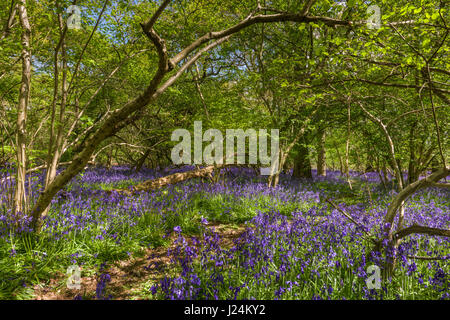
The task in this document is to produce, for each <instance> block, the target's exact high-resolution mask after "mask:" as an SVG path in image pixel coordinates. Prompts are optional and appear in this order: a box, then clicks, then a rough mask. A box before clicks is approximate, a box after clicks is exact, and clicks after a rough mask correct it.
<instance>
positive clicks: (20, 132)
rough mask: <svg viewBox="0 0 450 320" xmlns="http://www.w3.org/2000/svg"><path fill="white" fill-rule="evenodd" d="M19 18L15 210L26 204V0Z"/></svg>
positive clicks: (28, 50) (28, 54) (28, 81)
mask: <svg viewBox="0 0 450 320" xmlns="http://www.w3.org/2000/svg"><path fill="white" fill-rule="evenodd" d="M18 9H19V18H20V23H21V25H22V82H21V85H20V92H19V105H18V109H17V135H16V145H17V153H16V154H17V174H16V190H15V196H14V210H15V212H19V211H21V212H23V210H25V206H26V195H25V175H26V121H27V108H28V97H29V95H30V86H31V48H30V36H31V27H30V23H29V21H28V14H27V9H26V1H25V0H21V1H20V2H19V8H18Z"/></svg>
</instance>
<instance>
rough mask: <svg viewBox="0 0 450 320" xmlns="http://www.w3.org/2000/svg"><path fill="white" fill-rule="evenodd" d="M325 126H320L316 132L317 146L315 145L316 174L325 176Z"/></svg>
mask: <svg viewBox="0 0 450 320" xmlns="http://www.w3.org/2000/svg"><path fill="white" fill-rule="evenodd" d="M325 135H326V132H325V128H323V127H320V128H319V132H318V139H319V141H318V146H317V175H318V176H323V177H325V176H326V175H327V168H326V161H325Z"/></svg>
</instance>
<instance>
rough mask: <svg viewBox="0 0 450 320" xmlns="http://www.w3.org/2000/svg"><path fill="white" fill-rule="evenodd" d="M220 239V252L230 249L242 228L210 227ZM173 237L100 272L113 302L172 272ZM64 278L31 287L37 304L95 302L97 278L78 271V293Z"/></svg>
mask: <svg viewBox="0 0 450 320" xmlns="http://www.w3.org/2000/svg"><path fill="white" fill-rule="evenodd" d="M209 227H214V230H215V232H217V233H218V234H219V236H220V239H221V245H222V247H223V248H231V247H232V246H233V244H234V240H235V239H237V238H238V237H239V236H240V235H241V234H242V233H243V232H244V231H245V227H244V226H239V227H232V226H229V225H226V224H220V223H210V225H209ZM185 238H186V241H187V242H188V244H189V245H191V246H192V245H194V241H193V237H186V236H185ZM175 239H176V236H175V235H174V234H172V235H171V237H170V240H171V241H170V243H171V244H170V246H169V247H159V248H155V249H146V250H145V252H144V254H143V255H142V256H140V257H131V258H130V259H128V260H122V261H117V262H115V263H114V264H112V265H110V266H108V267H107V268H106V269H105V270H104V271H103V272H104V273H108V274H109V275H110V276H111V281H110V282H109V283H107V284H106V288H107V289H106V290H107V294H108V295H111V296H112V298H113V299H114V300H124V299H133V298H139V296H138V295H137V293H136V290H139V287H140V285H141V284H143V283H146V282H154V283H157V282H159V280H161V279H162V278H164V276H165V275H168V274H173V272H175V265H174V262H173V261H172V260H171V258H170V256H169V255H168V249H174V248H175V244H174V241H175ZM66 281H67V276H66V275H65V274H63V273H60V274H58V275H57V276H56V277H55V278H53V279H51V280H50V281H49V283H48V284H46V285H42V284H41V285H36V286H35V287H34V293H35V299H36V300H72V299H74V298H76V297H77V296H78V295H79V296H82V297H84V298H92V299H93V298H95V294H96V288H97V283H98V277H97V276H96V275H91V276H85V275H83V270H81V289H80V290H76V289H68V288H67V286H66Z"/></svg>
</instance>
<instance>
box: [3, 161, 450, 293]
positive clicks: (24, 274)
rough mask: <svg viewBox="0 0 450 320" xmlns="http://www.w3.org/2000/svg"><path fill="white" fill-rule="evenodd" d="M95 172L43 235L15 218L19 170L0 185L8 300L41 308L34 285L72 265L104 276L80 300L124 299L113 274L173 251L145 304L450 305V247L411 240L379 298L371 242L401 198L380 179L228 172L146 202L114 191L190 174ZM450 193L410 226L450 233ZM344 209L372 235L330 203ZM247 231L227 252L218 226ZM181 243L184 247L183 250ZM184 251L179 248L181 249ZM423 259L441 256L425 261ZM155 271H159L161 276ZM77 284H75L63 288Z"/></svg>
mask: <svg viewBox="0 0 450 320" xmlns="http://www.w3.org/2000/svg"><path fill="white" fill-rule="evenodd" d="M190 169H192V167H183V168H166V169H161V170H152V169H143V170H141V171H140V172H134V171H133V170H131V169H129V168H127V167H113V168H111V169H106V168H90V169H87V170H85V171H84V172H83V173H82V174H80V175H78V176H77V177H76V178H74V179H73V180H72V182H71V183H70V184H68V185H67V186H66V187H65V188H64V189H63V190H61V191H60V192H59V193H58V194H57V196H56V197H55V198H54V200H53V202H52V204H51V209H50V211H49V213H48V215H47V216H46V217H45V219H44V224H43V230H42V232H41V233H40V234H34V233H33V232H31V229H30V224H29V223H30V219H29V218H28V217H27V216H25V215H23V214H20V213H19V214H13V212H12V211H11V200H12V196H11V195H12V193H11V190H12V189H13V184H14V179H13V178H10V177H11V176H12V173H13V172H12V169H11V168H3V169H2V173H1V176H0V298H2V299H30V298H33V294H34V289H33V288H34V287H35V286H36V285H37V284H40V285H45V284H46V283H48V282H49V280H50V279H53V278H55V277H56V275H61V274H62V275H64V274H65V272H66V269H67V268H68V267H69V266H71V265H78V266H82V268H83V275H82V276H87V275H94V274H96V275H97V278H98V279H99V280H98V283H97V290H96V292H94V293H92V294H90V295H89V294H85V295H84V296H81V295H77V296H76V298H77V299H114V294H110V293H109V292H108V284H109V282H110V281H111V276H110V275H109V274H108V271H107V267H106V266H107V265H108V264H110V263H113V262H115V261H120V260H126V259H128V258H129V257H130V256H134V255H139V254H142V252H145V251H144V249H146V248H157V247H161V246H167V247H168V248H170V249H168V250H167V255H168V257H170V259H171V261H172V264H173V268H171V269H170V271H167V270H166V271H165V269H162V268H161V270H160V272H161V276H160V277H159V279H158V280H148V281H147V280H145V279H143V283H141V284H139V288H140V289H139V294H138V295H137V297H138V298H141V299H142V298H143V299H450V260H449V258H450V239H448V238H444V237H431V236H421V235H411V236H408V237H407V238H405V239H404V241H403V242H402V243H401V245H400V246H399V248H398V250H397V252H395V255H396V257H397V260H398V265H397V268H396V272H395V275H394V277H392V278H390V279H387V280H384V281H383V282H382V287H381V289H368V286H367V283H366V280H367V278H368V276H369V275H368V274H367V268H368V267H369V266H371V265H382V257H381V255H380V253H379V252H375V251H373V249H374V246H373V243H372V242H371V241H370V239H368V238H367V237H366V236H365V235H366V234H367V233H370V234H373V235H375V236H381V235H380V232H381V231H380V227H381V225H382V219H383V217H384V216H385V214H386V211H387V207H388V205H389V203H390V201H391V200H392V198H393V197H394V196H395V194H396V192H395V191H394V190H393V189H392V188H390V187H389V186H388V188H389V189H386V186H384V185H382V184H381V183H380V180H379V177H378V174H377V173H367V174H364V175H361V174H359V173H358V172H351V179H352V181H353V183H352V185H353V188H352V189H350V188H349V185H348V183H347V181H346V179H345V177H344V176H342V175H341V174H340V173H339V172H337V171H328V172H327V176H326V177H318V176H317V175H316V174H315V172H314V174H313V178H312V179H303V180H297V179H293V178H292V177H291V175H290V173H286V174H282V175H281V179H280V184H279V185H278V186H277V187H275V188H267V183H266V177H262V176H260V175H258V174H257V172H255V171H254V170H253V169H251V168H227V169H226V171H227V173H226V174H225V178H224V179H223V180H220V181H219V182H217V183H212V182H211V181H209V180H207V179H192V180H189V181H186V182H183V183H180V184H176V185H171V186H168V187H165V188H163V189H160V190H156V191H150V192H140V193H138V194H134V195H126V194H123V193H118V192H117V191H115V190H114V189H116V188H127V187H131V186H132V185H135V184H137V183H139V182H141V181H144V180H147V179H152V178H157V177H161V176H165V175H168V174H171V173H175V172H182V171H186V170H190ZM43 179H44V173H43V172H36V173H32V174H30V176H29V177H28V181H27V190H28V197H29V198H30V199H31V200H32V201H34V200H35V199H36V197H37V195H38V194H39V193H40V192H42V186H43ZM449 195H450V191H449V190H447V189H443V188H442V189H438V188H428V189H424V190H421V191H419V192H418V193H416V194H415V195H414V196H412V197H411V198H410V199H408V200H407V202H406V209H405V222H404V224H405V226H408V225H412V224H420V225H424V226H431V227H437V228H444V229H448V228H450V197H449ZM327 198H329V199H332V200H333V201H334V202H335V203H337V204H338V206H339V207H340V208H341V209H342V210H344V211H345V212H347V213H348V214H350V215H351V216H352V218H353V219H354V220H356V221H357V222H358V223H359V224H360V225H359V226H358V225H355V224H354V223H352V222H350V221H349V220H348V219H347V218H346V217H345V216H344V215H343V214H342V213H341V212H339V211H338V210H336V209H335V208H333V207H332V206H331V205H330V204H329V203H328V202H326V201H325V199H327ZM218 224H222V225H229V226H236V227H240V228H241V229H244V231H243V232H242V233H241V234H240V236H239V237H237V238H236V239H235V240H234V243H233V244H232V245H231V246H223V245H222V242H221V234H220V232H218V231H217V230H216V229H215V227H214V226H213V225H218ZM173 239H175V240H173ZM172 241H174V243H172ZM413 256H421V257H440V258H441V259H440V260H418V259H413V258H411V257H413ZM146 268H153V269H155V270H158V269H159V268H160V266H157V265H148V266H147V267H146ZM61 286H65V282H64V281H63V282H61Z"/></svg>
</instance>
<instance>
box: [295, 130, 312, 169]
mask: <svg viewBox="0 0 450 320" xmlns="http://www.w3.org/2000/svg"><path fill="white" fill-rule="evenodd" d="M307 141H308V140H307V138H306V137H305V135H304V136H303V137H302V139H301V142H300V143H299V144H298V147H297V156H296V158H295V161H294V172H293V173H292V176H293V177H295V178H312V172H311V162H310V159H309V149H308V146H307Z"/></svg>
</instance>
